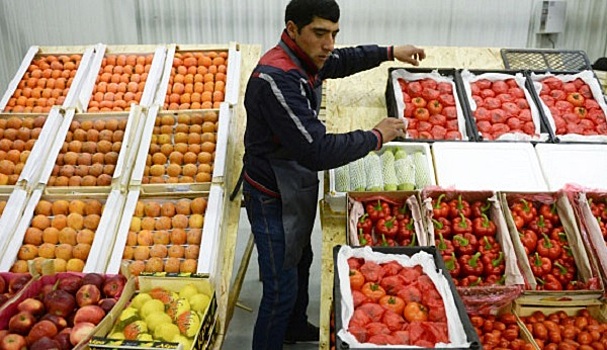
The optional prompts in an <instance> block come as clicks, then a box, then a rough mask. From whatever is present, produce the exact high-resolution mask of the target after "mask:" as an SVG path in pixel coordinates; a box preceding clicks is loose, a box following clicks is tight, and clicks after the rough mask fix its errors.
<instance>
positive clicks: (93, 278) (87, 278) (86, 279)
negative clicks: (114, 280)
mask: <svg viewBox="0 0 607 350" xmlns="http://www.w3.org/2000/svg"><path fill="white" fill-rule="evenodd" d="M103 282H105V277H103V275H102V274H99V273H95V272H91V273H87V274H85V275H84V276H83V277H82V284H83V285H85V284H94V285H95V286H97V288H99V290H101V289H102V288H103Z"/></svg>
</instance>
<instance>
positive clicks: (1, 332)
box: [0, 329, 10, 343]
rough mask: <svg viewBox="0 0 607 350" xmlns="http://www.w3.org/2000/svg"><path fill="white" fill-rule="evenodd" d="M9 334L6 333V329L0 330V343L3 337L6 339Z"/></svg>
mask: <svg viewBox="0 0 607 350" xmlns="http://www.w3.org/2000/svg"><path fill="white" fill-rule="evenodd" d="M9 334H10V332H9V331H8V329H3V330H1V331H0V343H2V339H4V337H6V336H7V335H9Z"/></svg>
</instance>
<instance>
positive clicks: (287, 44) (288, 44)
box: [280, 29, 318, 76]
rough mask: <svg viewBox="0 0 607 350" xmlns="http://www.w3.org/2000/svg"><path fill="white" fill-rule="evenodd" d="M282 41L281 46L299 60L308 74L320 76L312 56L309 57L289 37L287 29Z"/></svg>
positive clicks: (281, 37)
mask: <svg viewBox="0 0 607 350" xmlns="http://www.w3.org/2000/svg"><path fill="white" fill-rule="evenodd" d="M280 41H281V44H283V45H280V46H283V47H284V48H286V49H287V50H288V51H287V52H288V53H289V55H291V56H294V57H295V58H296V59H297V60H296V61H298V62H299V65H300V66H301V68H302V69H304V70H305V71H306V73H307V74H309V75H310V76H315V75H316V74H318V68H317V67H316V65H315V64H314V62H312V60H311V59H310V56H308V54H306V53H305V52H304V51H303V50H302V49H301V48H300V47H299V46H298V45H297V44H296V43H295V41H293V39H291V38H290V37H289V35H288V34H287V30H286V29H285V30H283V32H282V35H281V36H280Z"/></svg>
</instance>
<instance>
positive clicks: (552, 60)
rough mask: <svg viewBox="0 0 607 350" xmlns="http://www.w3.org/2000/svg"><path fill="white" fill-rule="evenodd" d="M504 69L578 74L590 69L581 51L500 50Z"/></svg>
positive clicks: (585, 56)
mask: <svg viewBox="0 0 607 350" xmlns="http://www.w3.org/2000/svg"><path fill="white" fill-rule="evenodd" d="M500 53H501V55H502V60H503V61H504V67H506V69H530V70H548V71H551V72H579V71H583V70H589V69H592V66H591V64H590V61H589V60H588V56H587V55H586V52H584V51H581V50H538V49H501V50H500Z"/></svg>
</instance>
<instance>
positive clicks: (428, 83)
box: [419, 78, 437, 89]
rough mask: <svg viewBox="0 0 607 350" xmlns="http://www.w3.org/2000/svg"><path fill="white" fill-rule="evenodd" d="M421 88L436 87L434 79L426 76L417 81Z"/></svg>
mask: <svg viewBox="0 0 607 350" xmlns="http://www.w3.org/2000/svg"><path fill="white" fill-rule="evenodd" d="M419 83H420V84H421V86H422V88H424V89H436V85H437V84H436V81H434V79H430V78H426V79H422V80H420V81H419Z"/></svg>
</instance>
